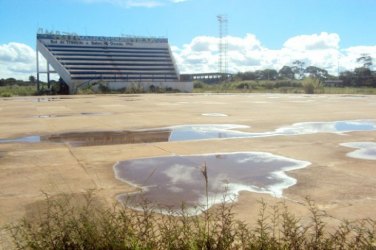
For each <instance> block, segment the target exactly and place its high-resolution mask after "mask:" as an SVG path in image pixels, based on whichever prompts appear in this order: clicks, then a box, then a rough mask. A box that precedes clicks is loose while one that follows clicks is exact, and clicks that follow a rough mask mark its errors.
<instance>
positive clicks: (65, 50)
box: [37, 34, 193, 93]
mask: <svg viewBox="0 0 376 250" xmlns="http://www.w3.org/2000/svg"><path fill="white" fill-rule="evenodd" d="M39 53H40V54H41V55H42V56H43V57H44V58H45V59H46V60H47V71H46V72H41V71H40V70H39ZM50 67H52V68H53V70H51V69H50ZM51 72H56V73H57V74H59V76H60V77H61V79H62V80H63V81H64V82H65V83H66V85H67V86H68V87H69V92H70V93H75V92H76V91H77V89H78V88H80V87H84V86H88V85H92V84H98V83H100V84H104V85H105V86H106V87H108V88H110V89H120V88H130V87H135V86H136V87H138V88H142V89H143V90H148V89H151V88H171V89H178V90H180V91H184V92H190V91H192V88H193V86H192V83H191V82H180V81H179V73H178V69H177V66H176V64H175V62H174V59H173V56H172V53H171V50H170V46H169V43H168V39H167V38H148V37H102V36H78V35H58V34H37V80H38V82H39V79H40V77H39V75H40V74H41V73H47V81H49V78H50V73H51Z"/></svg>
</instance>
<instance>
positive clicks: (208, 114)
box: [201, 113, 228, 117]
mask: <svg viewBox="0 0 376 250" xmlns="http://www.w3.org/2000/svg"><path fill="white" fill-rule="evenodd" d="M201 115H202V116H212V117H226V116H228V115H226V114H222V113H204V114H201Z"/></svg>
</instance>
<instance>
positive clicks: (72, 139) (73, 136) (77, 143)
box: [42, 130, 170, 147]
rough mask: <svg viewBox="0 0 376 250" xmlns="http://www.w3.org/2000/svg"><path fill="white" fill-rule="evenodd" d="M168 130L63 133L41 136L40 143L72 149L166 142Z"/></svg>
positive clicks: (168, 134)
mask: <svg viewBox="0 0 376 250" xmlns="http://www.w3.org/2000/svg"><path fill="white" fill-rule="evenodd" d="M169 136H170V131H169V130H154V131H119V132H112V131H104V132H84V133H79V132H77V133H64V134H57V135H49V136H43V137H42V141H48V142H55V143H68V144H69V145H71V146H73V147H82V146H99V145H116V144H137V143H151V142H164V141H168V137H169Z"/></svg>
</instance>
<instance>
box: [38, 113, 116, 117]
mask: <svg viewBox="0 0 376 250" xmlns="http://www.w3.org/2000/svg"><path fill="white" fill-rule="evenodd" d="M111 114H112V113H109V112H82V113H78V114H47V115H35V116H33V118H54V117H69V116H101V115H111Z"/></svg>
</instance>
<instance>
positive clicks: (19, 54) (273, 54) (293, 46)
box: [0, 0, 376, 79]
mask: <svg viewBox="0 0 376 250" xmlns="http://www.w3.org/2000/svg"><path fill="white" fill-rule="evenodd" d="M90 1H93V0H90ZM227 41H228V65H229V70H230V72H232V73H236V72H239V71H254V70H258V69H265V68H272V69H276V70H279V69H281V68H282V67H283V66H284V65H292V62H293V61H295V60H302V61H304V62H306V66H309V65H313V66H317V67H320V68H323V69H326V70H328V71H329V72H330V73H331V74H337V69H338V66H339V68H340V70H341V71H344V70H354V68H356V67H359V66H361V65H360V64H359V63H357V62H356V59H357V58H359V57H360V56H361V55H362V54H364V53H366V54H369V55H370V56H371V57H372V58H374V64H376V45H375V46H354V47H349V48H343V49H341V48H340V46H339V42H340V37H339V36H338V35H337V34H335V33H320V34H312V35H300V36H296V37H292V38H290V39H288V40H287V41H286V42H285V43H284V44H283V46H282V47H281V48H280V49H269V48H267V47H266V46H265V45H263V44H262V42H261V41H260V40H258V39H257V37H256V36H255V35H253V34H247V35H245V36H244V37H235V36H229V37H227ZM218 43H219V40H218V38H217V37H211V36H197V37H194V38H193V39H192V40H191V42H190V43H187V44H185V45H182V46H180V47H178V46H173V45H172V46H171V50H172V52H173V54H174V57H175V60H176V63H177V65H178V67H179V71H180V73H204V72H218V52H219V49H218ZM40 58H41V62H40V65H41V66H42V67H45V65H46V63H45V61H43V57H42V56H41V57H40ZM35 61H36V60H35V50H34V49H33V48H31V47H30V46H28V45H26V44H22V43H15V42H13V43H8V44H3V45H0V78H8V77H14V78H18V79H27V78H28V77H29V76H30V75H36V70H35V69H36V66H35ZM41 70H43V69H41Z"/></svg>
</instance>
